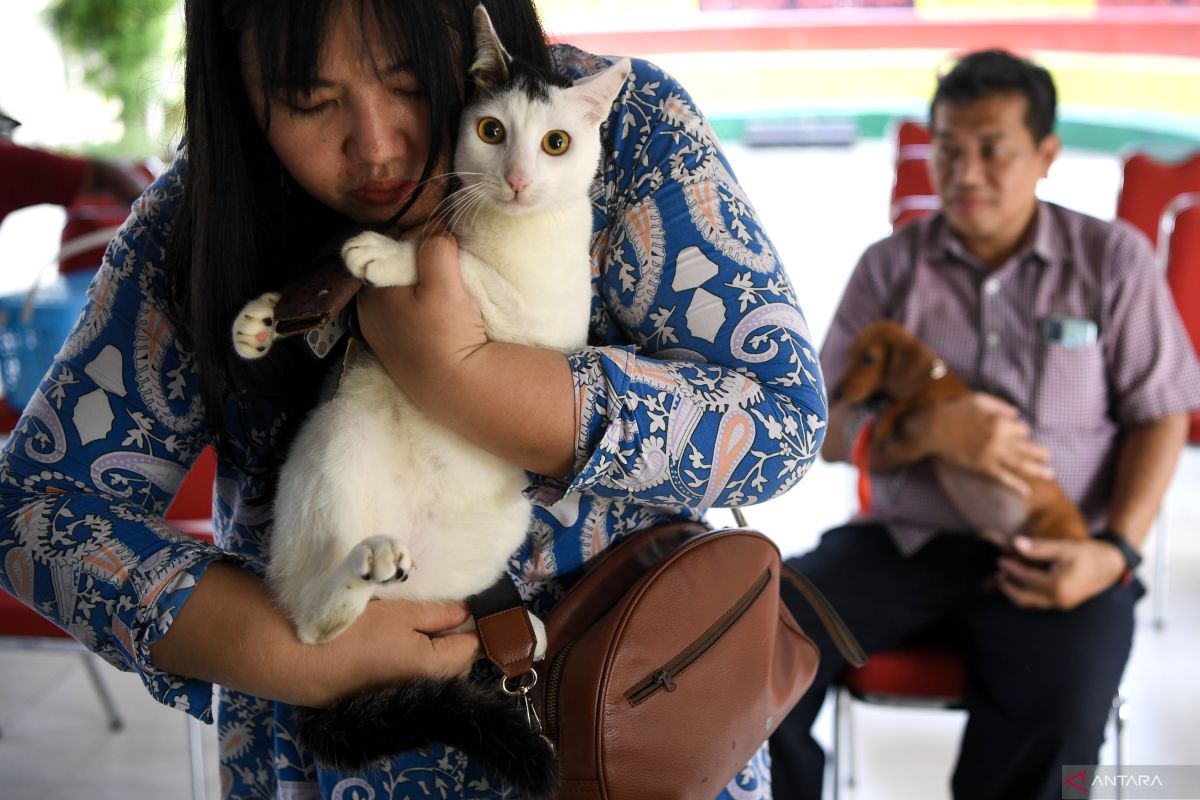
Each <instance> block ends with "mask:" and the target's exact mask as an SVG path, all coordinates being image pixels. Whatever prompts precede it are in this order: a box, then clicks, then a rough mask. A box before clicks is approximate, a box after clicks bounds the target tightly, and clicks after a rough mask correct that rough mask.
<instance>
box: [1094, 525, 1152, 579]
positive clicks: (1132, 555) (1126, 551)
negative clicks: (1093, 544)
mask: <svg viewBox="0 0 1200 800" xmlns="http://www.w3.org/2000/svg"><path fill="white" fill-rule="evenodd" d="M1093 538H1095V539H1099V540H1100V541H1102V542H1108V543H1109V544H1111V545H1112V546H1113V547H1115V548H1117V549H1118V550H1120V551H1121V557H1122V558H1124V559H1125V569H1126V570H1127V571H1128V572H1130V573H1132V572H1134V571H1135V570H1136V569H1137V568H1138V566H1139V565H1141V563H1142V554H1141V553H1139V552H1138V551H1137V549H1136V548H1135V547H1134V546H1133V545H1132V544H1130V543H1129V540H1128V539H1126V538H1125V537H1124V536H1122V535H1121V534H1119V533H1117V532H1116V531H1113V530H1108V529H1105V530H1102V531H1100V532H1099V533H1097V534H1095V535H1094V536H1093Z"/></svg>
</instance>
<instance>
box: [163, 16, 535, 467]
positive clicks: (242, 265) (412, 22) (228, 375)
mask: <svg viewBox="0 0 1200 800" xmlns="http://www.w3.org/2000/svg"><path fill="white" fill-rule="evenodd" d="M343 3H355V4H356V5H357V11H358V15H359V19H360V20H365V19H370V18H374V20H376V21H378V23H379V29H380V30H381V31H382V32H383V37H384V40H385V42H387V43H389V44H390V45H391V47H392V48H393V55H394V56H396V58H397V60H399V59H400V58H401V57H402V56H403V57H405V60H407V61H408V62H409V63H411V64H412V65H413V69H414V71H415V72H416V75H417V78H418V79H419V80H420V84H421V87H422V90H423V93H424V95H425V97H426V100H427V102H428V107H429V115H430V137H431V140H430V142H429V155H428V158H427V161H426V164H425V169H424V177H428V175H429V174H430V172H431V170H432V169H433V165H434V164H435V163H437V161H438V158H439V156H440V155H441V154H442V151H443V150H444V148H445V147H446V146H447V141H453V135H452V133H453V131H454V128H455V126H456V125H457V122H458V116H459V113H460V111H461V108H462V98H463V92H464V83H465V80H466V77H465V76H466V74H467V68H468V66H469V65H470V63H471V59H472V58H473V55H474V54H473V52H472V49H473V48H472V41H473V36H472V35H471V31H472V21H471V20H472V13H473V11H474V8H475V6H476V5H478V0H421V2H412V0H187V3H186V36H187V56H186V61H185V70H184V109H185V122H184V126H185V127H184V131H183V145H184V149H185V153H186V161H187V171H186V178H185V182H184V192H183V196H182V198H181V200H180V206H179V209H178V212H177V215H176V218H175V225H174V230H173V231H172V232H171V234H170V238H169V242H168V246H167V267H168V268H167V280H168V285H169V287H170V292H171V302H172V305H173V307H174V308H173V316H174V318H175V321H176V325H177V331H178V334H179V335H180V336H181V337H182V338H183V341H184V342H185V343H186V344H187V346H189V347H190V348H191V349H192V350H193V352H194V353H195V357H196V361H197V365H198V368H199V370H200V374H201V385H202V392H203V399H204V403H205V408H206V411H207V419H208V425H209V429H210V433H211V436H212V438H213V441H214V442H215V443H216V445H217V448H218V450H219V451H220V452H221V454H222V456H223V457H225V458H227V459H229V460H232V461H233V462H234V463H238V464H241V465H242V466H243V467H246V468H248V464H249V463H251V462H253V463H255V464H257V465H259V466H260V468H269V467H270V466H271V465H272V464H273V463H274V462H275V461H276V460H277V459H278V458H280V457H282V453H283V449H284V446H285V445H286V442H287V441H288V440H289V439H290V433H289V429H290V430H294V427H295V425H296V424H297V423H298V421H299V419H300V418H301V417H302V416H303V413H304V412H305V411H306V410H308V409H309V408H311V406H312V405H313V403H315V402H316V398H317V392H318V389H319V385H320V382H321V379H322V375H323V373H324V372H325V371H326V369H327V368H326V366H325V365H324V364H322V363H320V362H317V361H316V360H315V359H313V358H312V357H310V356H308V355H307V354H306V353H304V352H303V345H302V344H299V343H297V342H294V341H285V342H280V343H277V344H276V346H275V347H274V348H272V352H271V354H270V355H269V356H268V357H267V358H265V359H261V360H259V361H256V362H253V363H251V364H247V363H244V362H241V361H240V360H239V359H238V358H237V356H236V355H235V354H234V352H233V347H232V344H231V339H230V327H231V325H232V323H233V317H234V314H235V313H236V312H237V311H238V310H239V309H240V308H241V307H242V306H243V305H245V303H246V302H247V301H249V300H251V299H253V298H254V297H257V296H258V295H260V294H262V293H263V292H266V291H277V290H279V289H281V288H283V287H284V286H286V285H287V284H288V283H290V282H291V281H293V280H295V279H296V278H298V277H300V276H301V275H302V274H303V273H304V271H305V270H306V269H310V268H311V267H312V266H313V264H314V256H315V255H316V254H317V253H319V252H321V251H322V250H327V249H328V245H329V244H330V243H331V240H332V239H334V238H335V237H336V236H337V235H338V233H339V231H342V230H344V228H345V226H346V225H347V223H348V222H349V221H348V220H346V219H344V218H342V217H340V216H339V215H337V214H335V213H334V212H332V211H331V210H329V209H327V208H326V207H324V206H323V205H321V204H320V203H318V202H317V201H316V200H314V199H313V198H312V197H311V196H309V195H308V194H307V193H306V192H305V191H304V190H302V189H301V188H300V187H299V185H298V184H296V183H295V181H293V180H292V178H291V177H290V176H289V175H288V174H287V172H286V171H285V170H284V169H283V167H282V165H281V164H280V163H279V160H278V159H277V158H276V157H275V154H274V152H273V151H272V150H271V148H270V146H269V145H268V144H267V141H266V137H265V136H264V135H263V132H262V127H263V124H267V125H269V124H270V118H269V114H268V117H267V119H266V120H262V121H260V120H258V119H256V118H255V115H254V112H253V110H252V107H251V105H250V101H249V98H248V97H247V95H246V91H245V88H244V84H243V79H242V72H241V56H240V42H241V38H242V37H243V36H250V37H251V41H252V42H253V44H254V50H255V51H256V52H257V54H258V63H257V64H256V65H254V67H255V68H257V69H258V71H259V77H260V78H261V82H262V86H263V87H264V91H265V92H267V93H268V94H271V93H275V94H280V95H282V96H285V97H293V98H294V97H296V96H299V95H302V94H304V93H305V92H306V91H308V90H310V89H311V88H313V87H314V85H315V83H316V79H317V77H318V76H317V70H318V67H319V58H320V55H321V49H322V45H323V43H324V39H325V35H326V33H327V32H328V30H329V29H330V27H331V26H332V24H333V21H334V19H335V18H336V13H337V12H338V10H339V9H340V8H341V6H342V4H343ZM484 5H486V6H487V9H488V12H489V14H490V15H491V17H492V22H493V25H494V26H495V28H496V31H497V34H498V35H499V37H500V39H501V41H502V42H504V45H505V47H506V48H507V49H508V50H509V52H511V53H512V54H513V55H517V56H520V57H521V58H523V59H525V60H527V61H530V62H532V63H534V64H537V65H541V66H547V67H548V65H549V50H548V48H547V46H546V41H545V36H544V34H543V31H542V28H541V24H540V22H539V20H538V17H537V12H536V11H535V9H534V7H533V3H532V0H486V2H485V3H484ZM366 29H367V28H366V26H365V25H364V26H363V30H364V37H365V35H366V34H365V31H366ZM365 46H366V45H365V42H364V47H365ZM448 134H449V135H448ZM297 338H298V337H297ZM260 401H267V402H271V403H274V404H275V405H276V406H277V407H278V409H279V410H280V411H283V412H286V415H287V418H288V419H289V424H288V425H287V426H285V429H284V430H283V431H282V433H281V435H280V436H278V437H277V438H276V441H274V442H272V443H264V446H263V448H262V452H259V453H256V454H248V453H246V452H244V451H238V450H236V449H235V448H234V447H233V445H232V441H233V439H235V438H237V437H234V436H231V430H232V429H231V426H232V425H234V424H237V423H238V420H235V419H232V418H231V417H230V414H231V413H233V414H237V415H238V416H240V412H238V411H237V409H239V408H242V407H244V406H245V405H246V404H247V403H249V402H260ZM247 456H249V457H247Z"/></svg>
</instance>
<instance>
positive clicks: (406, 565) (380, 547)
mask: <svg viewBox="0 0 1200 800" xmlns="http://www.w3.org/2000/svg"><path fill="white" fill-rule="evenodd" d="M346 565H347V566H348V567H349V568H350V571H351V572H353V573H354V574H355V575H357V576H358V577H359V578H361V579H362V580H364V581H368V582H370V583H391V582H392V581H400V582H401V583H403V582H404V581H406V580H408V575H409V573H410V572H412V570H413V566H414V564H413V561H412V557H411V556H410V555H409V554H408V548H407V547H405V546H404V543H403V542H401V541H400V540H399V539H395V538H393V537H391V536H382V535H380V536H371V537H369V538H367V539H364V540H363V541H361V542H359V543H358V544H357V545H355V546H354V549H353V550H351V551H350V555H348V556H346Z"/></svg>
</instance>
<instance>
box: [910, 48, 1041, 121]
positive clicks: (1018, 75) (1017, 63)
mask: <svg viewBox="0 0 1200 800" xmlns="http://www.w3.org/2000/svg"><path fill="white" fill-rule="evenodd" d="M994 94H1019V95H1022V96H1023V97H1024V98H1025V100H1026V101H1027V105H1028V109H1027V110H1026V112H1025V127H1027V128H1029V132H1030V133H1031V134H1033V140H1034V141H1035V142H1038V143H1041V141H1042V140H1043V139H1045V138H1046V137H1047V136H1048V135H1049V134H1050V133H1051V132H1053V130H1054V113H1055V106H1056V105H1057V102H1058V98H1057V93H1056V92H1055V90H1054V79H1053V78H1051V77H1050V73H1049V72H1048V71H1046V69H1045V68H1044V67H1040V66H1038V65H1037V64H1034V63H1033V62H1032V61H1029V60H1028V59H1024V58H1018V57H1017V56H1014V55H1013V54H1012V53H1009V52H1008V51H1006V50H978V51H976V52H974V53H968V54H967V55H965V56H963V57H962V58H961V59H960V60H959V62H958V63H957V64H955V65H954V69H952V70H950V71H949V72H947V73H946V74H945V75H943V76H942V77H941V78H940V79H939V80H938V86H937V91H936V92H934V94H933V102H932V103H930V105H929V115H930V123H932V122H933V111H934V109H936V108H937V106H938V103H946V104H947V105H952V106H957V105H964V104H966V103H971V102H974V101H976V100H981V99H983V98H984V97H989V96H991V95H994Z"/></svg>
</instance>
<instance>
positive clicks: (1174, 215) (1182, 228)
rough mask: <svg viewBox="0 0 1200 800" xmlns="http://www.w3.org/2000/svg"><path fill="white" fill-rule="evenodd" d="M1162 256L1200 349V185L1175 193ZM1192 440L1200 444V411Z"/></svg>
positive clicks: (1162, 229)
mask: <svg viewBox="0 0 1200 800" xmlns="http://www.w3.org/2000/svg"><path fill="white" fill-rule="evenodd" d="M1197 160H1198V163H1200V154H1198V155H1197ZM1159 241H1160V242H1161V245H1162V246H1161V247H1160V248H1159V259H1160V262H1159V263H1161V264H1162V266H1163V269H1164V270H1165V271H1166V274H1167V285H1168V286H1170V287H1171V296H1172V297H1173V298H1175V307H1176V308H1178V309H1179V316H1180V318H1181V319H1182V320H1183V327H1184V328H1185V329H1186V330H1187V333H1188V338H1190V339H1191V340H1192V348H1193V349H1194V350H1195V351H1196V352H1197V353H1200V187H1198V188H1197V190H1196V191H1192V192H1186V193H1184V194H1181V195H1179V196H1177V197H1175V198H1174V199H1173V200H1172V201H1171V202H1170V203H1169V204H1168V205H1167V208H1166V210H1165V211H1164V212H1163V214H1162V220H1161V223H1160V233H1159ZM1188 441H1189V442H1191V443H1192V444H1196V445H1200V411H1198V412H1196V413H1195V414H1193V415H1192V424H1191V428H1190V430H1189V431H1188Z"/></svg>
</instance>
